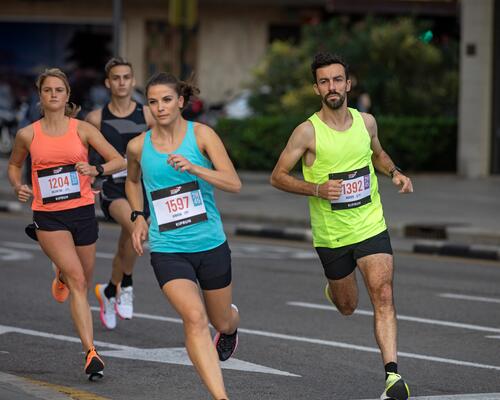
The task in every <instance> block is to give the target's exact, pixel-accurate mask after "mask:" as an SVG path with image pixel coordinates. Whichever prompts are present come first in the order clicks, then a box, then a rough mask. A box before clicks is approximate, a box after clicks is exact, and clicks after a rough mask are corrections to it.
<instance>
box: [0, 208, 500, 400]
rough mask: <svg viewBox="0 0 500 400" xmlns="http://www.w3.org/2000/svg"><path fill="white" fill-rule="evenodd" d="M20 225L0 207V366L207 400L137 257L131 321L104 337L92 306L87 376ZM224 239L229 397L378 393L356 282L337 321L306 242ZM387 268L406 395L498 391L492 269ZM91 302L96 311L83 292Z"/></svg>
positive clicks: (405, 260)
mask: <svg viewBox="0 0 500 400" xmlns="http://www.w3.org/2000/svg"><path fill="white" fill-rule="evenodd" d="M28 222H29V217H28V216H19V215H9V214H0V272H1V277H2V278H1V279H0V372H3V373H8V374H12V375H17V376H23V377H29V378H31V379H34V380H37V381H41V382H46V383H47V384H51V385H58V386H57V387H61V386H64V387H65V388H66V390H67V391H68V392H70V391H74V392H75V393H76V392H78V393H87V392H88V393H89V394H88V397H85V398H87V399H98V398H102V397H104V398H110V399H151V400H153V399H175V400H183V399H186V400H193V399H208V398H209V396H208V394H207V392H206V391H205V389H204V387H203V386H202V384H201V383H200V380H199V378H198V377H197V375H196V373H195V372H194V369H193V367H192V366H189V365H184V364H185V362H186V355H185V352H184V350H183V330H182V325H181V324H180V321H179V319H178V316H177V315H176V314H175V312H174V311H173V310H172V308H171V307H170V306H169V305H168V303H167V301H166V300H165V299H164V298H163V296H162V293H161V291H160V289H159V288H158V285H157V283H156V280H155V278H154V275H153V272H152V269H151V267H150V266H149V257H148V256H144V257H142V258H140V259H139V261H138V264H137V266H136V270H135V273H134V288H135V311H136V314H135V316H134V319H132V320H131V321H119V323H118V327H117V329H116V330H114V331H106V330H105V329H104V328H103V327H102V326H101V323H100V321H99V317H98V313H97V312H94V324H95V325H94V326H95V337H96V340H97V341H98V343H99V345H98V348H99V350H100V352H101V354H103V356H104V357H105V361H106V370H105V377H104V379H103V380H102V381H100V382H96V383H90V382H88V381H87V380H86V379H85V376H84V374H83V354H82V353H81V348H80V344H79V341H78V339H77V336H76V333H75V331H74V329H73V325H72V323H71V320H70V315H69V310H68V305H67V304H64V305H60V304H58V303H56V302H55V301H54V300H52V298H51V296H50V283H51V280H52V270H51V268H50V263H49V261H48V259H47V258H46V257H45V256H44V254H43V253H42V252H41V251H40V249H39V248H38V246H37V244H36V243H35V242H33V241H31V240H30V239H28V238H27V237H26V236H25V235H24V230H23V227H24V225H25V224H27V223H28ZM100 235H101V238H100V240H99V242H98V256H97V263H96V270H95V281H96V282H106V281H107V279H108V278H109V273H110V262H111V257H112V254H113V251H114V247H115V241H116V238H117V235H118V230H117V227H116V226H115V225H110V224H102V225H101V231H100ZM229 242H230V246H231V248H232V251H233V277H234V302H235V303H236V304H237V305H238V307H239V309H240V312H241V328H240V346H239V348H238V350H237V352H236V354H235V360H231V361H229V362H228V363H225V364H224V366H225V367H227V368H225V369H224V370H223V373H224V378H225V382H226V386H227V389H228V392H229V394H230V396H231V398H232V399H238V400H249V399H283V400H285V399H286V400H290V399H312V400H322V399H325V400H326V399H328V400H331V399H355V400H358V399H375V398H378V396H380V393H381V392H382V389H383V366H382V363H381V360H380V356H379V354H378V350H377V347H376V344H375V340H374V338H373V329H372V322H373V321H372V316H371V307H370V303H369V301H368V298H367V296H366V291H365V290H364V288H361V291H360V292H361V298H360V304H359V309H358V311H357V312H356V313H355V314H354V315H353V316H350V317H343V316H341V315H340V314H339V313H338V312H336V311H335V310H334V309H333V308H332V307H330V306H329V304H328V303H327V302H326V300H325V299H324V298H323V290H322V289H323V287H324V280H323V277H322V271H321V267H320V264H319V262H318V260H317V259H316V256H315V253H314V252H313V251H312V250H311V248H309V247H308V246H307V245H305V244H297V243H292V242H284V241H281V242H278V241H269V240H258V239H244V238H234V237H232V238H230V240H229ZM395 262H396V268H397V269H396V278H395V298H396V305H397V309H398V314H399V351H400V355H399V369H400V372H401V373H402V375H403V376H404V377H405V378H406V380H407V381H408V383H409V385H410V390H411V393H412V396H415V397H416V398H424V396H425V398H427V397H426V396H440V397H438V398H441V399H465V398H467V399H485V398H487V395H486V394H485V393H499V392H500V357H499V356H500V347H499V346H500V285H499V282H500V265H499V264H498V263H493V262H485V261H476V260H468V259H458V258H457V259H453V258H438V257H427V256H416V255H413V254H396V255H395ZM359 283H360V285H361V286H362V285H363V284H362V279H361V278H360V279H359ZM91 304H92V305H93V306H97V301H96V300H95V298H94V297H93V296H92V297H91ZM95 309H96V310H97V308H95ZM466 394H468V395H469V396H468V397H465V396H458V397H448V396H449V395H466ZM75 398H78V397H77V396H76V395H75ZM81 398H84V397H81ZM495 398H496V397H495ZM499 398H500V397H499Z"/></svg>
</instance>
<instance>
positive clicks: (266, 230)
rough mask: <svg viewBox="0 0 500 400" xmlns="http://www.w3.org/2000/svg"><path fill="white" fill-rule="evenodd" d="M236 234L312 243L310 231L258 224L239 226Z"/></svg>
mask: <svg viewBox="0 0 500 400" xmlns="http://www.w3.org/2000/svg"><path fill="white" fill-rule="evenodd" d="M234 234H235V235H237V236H238V235H239V236H252V237H263V238H270V239H286V240H295V241H304V242H310V241H312V233H311V230H310V229H301V228H274V227H269V226H264V225H258V224H242V225H237V226H236V228H235V231H234Z"/></svg>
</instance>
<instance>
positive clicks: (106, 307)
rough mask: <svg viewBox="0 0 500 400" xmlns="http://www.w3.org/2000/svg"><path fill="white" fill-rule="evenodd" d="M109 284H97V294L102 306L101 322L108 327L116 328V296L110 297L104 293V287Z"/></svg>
mask: <svg viewBox="0 0 500 400" xmlns="http://www.w3.org/2000/svg"><path fill="white" fill-rule="evenodd" d="M106 286H108V285H101V284H97V285H95V295H96V297H97V300H99V306H100V308H101V312H100V317H101V322H102V324H103V325H104V327H105V328H107V329H115V328H116V311H115V304H116V297H111V298H110V299H108V298H107V297H106V295H105V294H104V289H106Z"/></svg>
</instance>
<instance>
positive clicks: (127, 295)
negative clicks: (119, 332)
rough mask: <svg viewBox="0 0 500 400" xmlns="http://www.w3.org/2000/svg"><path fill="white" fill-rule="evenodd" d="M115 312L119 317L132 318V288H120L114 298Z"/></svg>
mask: <svg viewBox="0 0 500 400" xmlns="http://www.w3.org/2000/svg"><path fill="white" fill-rule="evenodd" d="M116 313H117V314H118V316H119V317H120V318H121V319H132V316H133V314H134V288H133V287H132V286H127V287H124V288H120V291H119V292H118V298H117V299H116Z"/></svg>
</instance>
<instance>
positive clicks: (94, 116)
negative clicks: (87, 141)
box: [85, 108, 102, 129]
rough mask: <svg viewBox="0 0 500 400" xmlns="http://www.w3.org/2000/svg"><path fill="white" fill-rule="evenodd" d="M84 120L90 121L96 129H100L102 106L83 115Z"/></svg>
mask: <svg viewBox="0 0 500 400" xmlns="http://www.w3.org/2000/svg"><path fill="white" fill-rule="evenodd" d="M85 121H87V122H89V123H91V124H92V125H94V126H95V127H96V128H97V129H101V121H102V108H98V109H96V110H93V111H91V112H89V113H88V114H87V116H86V117H85Z"/></svg>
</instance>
